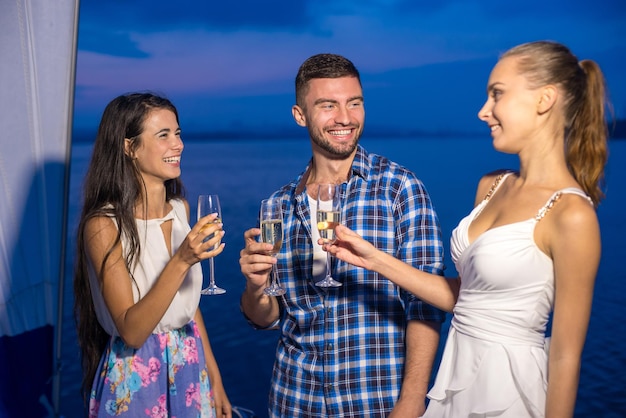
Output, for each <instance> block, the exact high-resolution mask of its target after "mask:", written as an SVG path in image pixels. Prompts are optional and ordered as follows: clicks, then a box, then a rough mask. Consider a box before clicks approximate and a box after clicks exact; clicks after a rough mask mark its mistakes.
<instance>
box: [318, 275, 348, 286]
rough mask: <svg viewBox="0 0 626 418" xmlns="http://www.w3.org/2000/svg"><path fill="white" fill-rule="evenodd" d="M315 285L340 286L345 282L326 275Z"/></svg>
mask: <svg viewBox="0 0 626 418" xmlns="http://www.w3.org/2000/svg"><path fill="white" fill-rule="evenodd" d="M315 286H318V287H340V286H343V283H341V282H338V281H337V280H335V279H333V278H332V277H330V276H326V277H324V279H323V280H320V281H319V282H316V283H315Z"/></svg>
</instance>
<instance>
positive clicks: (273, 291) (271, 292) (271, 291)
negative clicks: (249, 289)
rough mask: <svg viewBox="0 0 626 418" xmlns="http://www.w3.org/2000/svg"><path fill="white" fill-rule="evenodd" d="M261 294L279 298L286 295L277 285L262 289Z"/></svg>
mask: <svg viewBox="0 0 626 418" xmlns="http://www.w3.org/2000/svg"><path fill="white" fill-rule="evenodd" d="M263 293H265V294H266V295H268V296H281V295H284V294H285V293H287V291H286V290H285V289H283V288H282V287H280V286H278V285H271V286H270V287H266V288H265V289H263Z"/></svg>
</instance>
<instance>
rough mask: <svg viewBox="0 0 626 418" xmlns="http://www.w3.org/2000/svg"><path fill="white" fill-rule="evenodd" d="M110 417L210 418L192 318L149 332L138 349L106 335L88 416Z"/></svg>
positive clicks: (207, 386) (211, 404) (205, 376)
mask: <svg viewBox="0 0 626 418" xmlns="http://www.w3.org/2000/svg"><path fill="white" fill-rule="evenodd" d="M200 360H202V361H200ZM179 389H180V390H179ZM109 416H120V417H142V416H145V417H150V418H162V417H164V418H165V417H169V418H176V417H178V418H187V417H202V418H205V417H206V418H212V417H215V410H214V402H213V399H212V393H211V388H210V383H209V377H208V372H207V369H206V364H205V362H204V350H203V347H202V340H201V339H200V333H199V332H198V328H197V326H196V323H195V322H193V321H191V322H189V323H188V324H187V325H186V326H184V327H182V328H180V329H177V330H173V331H169V332H165V333H161V334H152V335H151V336H150V337H148V340H147V341H146V342H145V343H144V345H143V346H142V347H141V348H139V349H133V348H131V347H128V346H127V345H126V344H124V342H123V341H122V339H121V338H120V337H113V338H111V341H110V343H109V345H108V346H107V349H106V351H105V353H104V355H103V357H102V360H101V362H100V366H99V369H98V372H97V373H96V378H95V379H94V383H93V386H92V391H91V397H90V402H89V417H90V418H91V417H109Z"/></svg>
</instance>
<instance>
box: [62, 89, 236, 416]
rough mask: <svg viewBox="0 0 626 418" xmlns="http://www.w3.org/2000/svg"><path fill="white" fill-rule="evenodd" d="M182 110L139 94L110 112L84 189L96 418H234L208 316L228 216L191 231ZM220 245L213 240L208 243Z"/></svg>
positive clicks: (88, 360) (83, 268)
mask: <svg viewBox="0 0 626 418" xmlns="http://www.w3.org/2000/svg"><path fill="white" fill-rule="evenodd" d="M180 134H181V130H180V127H179V122H178V112H177V110H176V108H175V107H174V105H173V104H172V103H171V102H170V101H169V100H167V99H165V98H162V97H159V96H156V95H153V94H150V93H133V94H128V95H123V96H119V97H117V98H115V99H114V100H112V101H111V102H110V103H109V104H108V105H107V107H106V108H105V110H104V113H103V115H102V120H101V122H100V127H99V129H98V134H97V137H96V141H95V143H94V148H93V155H92V160H91V163H90V165H89V168H88V171H87V176H86V179H85V184H84V203H83V209H82V213H81V217H80V223H79V227H78V236H77V257H76V260H77V265H76V272H75V278H74V295H75V316H76V320H77V328H78V341H79V345H80V348H81V353H82V364H83V371H84V379H83V391H84V393H85V397H86V398H88V401H89V416H90V417H96V416H109V415H116V416H118V415H119V416H128V417H135V416H144V415H146V414H148V415H149V416H178V417H188V416H201V417H214V416H216V411H217V414H218V416H220V417H221V416H226V417H230V416H231V405H230V402H229V400H228V397H227V396H226V393H225V391H224V387H223V384H222V379H221V376H220V371H219V368H218V366H217V363H216V361H215V358H214V356H213V352H212V350H211V346H210V344H209V339H208V335H207V332H206V328H205V326H204V321H203V319H202V314H201V312H200V309H199V307H198V306H199V301H200V289H201V286H202V270H201V268H200V265H199V264H198V262H199V261H201V260H205V259H208V258H210V257H214V256H216V255H218V254H219V253H221V252H222V250H223V247H224V245H223V244H220V245H218V244H219V243H220V241H221V238H222V236H223V235H224V232H223V230H222V224H220V223H213V221H214V220H215V218H216V215H215V214H213V215H208V216H206V217H204V218H202V219H200V220H199V221H198V222H197V223H196V224H195V225H194V227H193V228H190V226H189V205H188V203H187V201H186V200H185V199H184V189H183V185H182V183H181V180H180V173H181V170H180V158H181V154H182V151H183V142H182V140H181V136H180ZM209 236H213V237H212V238H211V239H208V240H207V241H206V242H205V239H206V238H207V237H209Z"/></svg>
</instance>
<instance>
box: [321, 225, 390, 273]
mask: <svg viewBox="0 0 626 418" xmlns="http://www.w3.org/2000/svg"><path fill="white" fill-rule="evenodd" d="M335 238H336V239H335V241H334V242H333V243H332V244H329V243H325V242H324V240H322V239H321V238H320V239H319V240H318V244H320V245H322V247H323V248H324V250H325V251H328V252H329V253H331V254H332V255H334V256H335V257H337V258H338V259H340V260H343V261H345V262H347V263H350V264H353V265H355V266H357V267H363V268H366V269H368V270H372V268H373V261H374V258H375V256H376V254H377V253H379V252H380V251H379V250H377V249H376V247H374V246H373V245H372V244H370V243H369V242H367V241H365V240H364V239H363V238H362V237H361V236H360V235H359V234H357V233H356V232H354V231H352V230H351V229H350V228H348V227H346V226H343V225H338V226H337V227H335Z"/></svg>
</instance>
